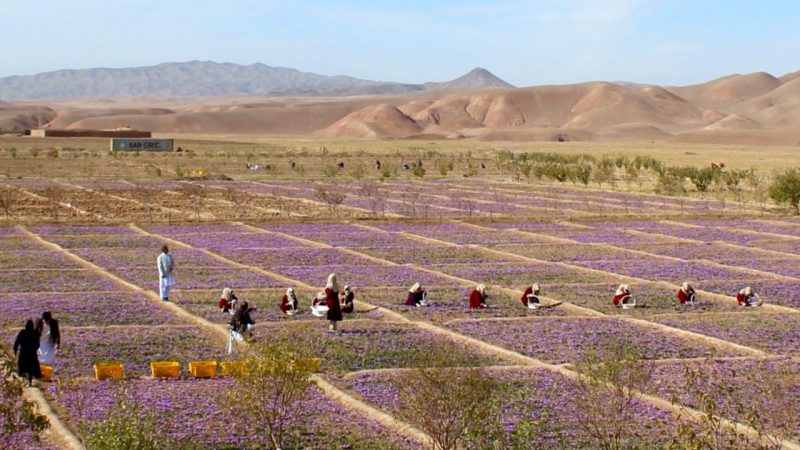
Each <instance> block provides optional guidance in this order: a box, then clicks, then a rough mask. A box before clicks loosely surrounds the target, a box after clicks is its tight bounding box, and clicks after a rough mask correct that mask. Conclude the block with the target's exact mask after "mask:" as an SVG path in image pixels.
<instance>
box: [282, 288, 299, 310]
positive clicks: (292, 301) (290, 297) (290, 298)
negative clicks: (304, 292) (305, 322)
mask: <svg viewBox="0 0 800 450" xmlns="http://www.w3.org/2000/svg"><path fill="white" fill-rule="evenodd" d="M297 306H298V301H297V295H295V293H294V288H289V289H287V290H286V293H285V294H283V297H282V298H281V305H280V308H281V312H282V313H284V314H286V315H287V316H293V315H294V314H295V313H296V312H297Z"/></svg>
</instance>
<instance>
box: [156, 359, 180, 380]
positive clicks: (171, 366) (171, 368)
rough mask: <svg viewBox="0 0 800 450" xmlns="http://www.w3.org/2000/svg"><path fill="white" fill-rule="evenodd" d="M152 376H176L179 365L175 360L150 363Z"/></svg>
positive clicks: (178, 372)
mask: <svg viewBox="0 0 800 450" xmlns="http://www.w3.org/2000/svg"><path fill="white" fill-rule="evenodd" d="M150 372H151V373H152V375H153V378H178V376H179V375H180V373H181V365H180V363H179V362H177V361H158V362H151V363H150Z"/></svg>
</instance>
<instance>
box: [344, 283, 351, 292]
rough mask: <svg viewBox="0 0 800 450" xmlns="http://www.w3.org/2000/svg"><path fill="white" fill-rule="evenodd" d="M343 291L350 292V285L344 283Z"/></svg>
mask: <svg viewBox="0 0 800 450" xmlns="http://www.w3.org/2000/svg"><path fill="white" fill-rule="evenodd" d="M344 291H345V292H350V285H349V284H345V285H344Z"/></svg>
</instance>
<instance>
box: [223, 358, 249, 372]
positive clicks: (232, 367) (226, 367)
mask: <svg viewBox="0 0 800 450" xmlns="http://www.w3.org/2000/svg"><path fill="white" fill-rule="evenodd" d="M219 366H220V368H221V369H222V374H223V375H233V374H234V373H236V372H243V371H244V370H245V369H246V366H245V364H244V363H243V362H238V361H223V362H221V363H219Z"/></svg>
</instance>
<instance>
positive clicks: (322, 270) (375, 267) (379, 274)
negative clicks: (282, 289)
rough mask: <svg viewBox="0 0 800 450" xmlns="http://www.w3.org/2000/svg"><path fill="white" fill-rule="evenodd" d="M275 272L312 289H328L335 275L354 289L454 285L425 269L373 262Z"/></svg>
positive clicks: (296, 268)
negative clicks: (420, 284)
mask: <svg viewBox="0 0 800 450" xmlns="http://www.w3.org/2000/svg"><path fill="white" fill-rule="evenodd" d="M270 270H271V271H273V272H275V273H279V274H281V275H284V276H286V277H289V278H291V279H294V280H298V281H302V282H304V283H307V284H310V285H312V286H320V287H321V288H323V287H325V281H326V279H327V277H328V274H331V273H335V274H336V276H337V277H338V281H339V284H340V286H339V288H340V289H342V288H344V286H345V285H346V284H349V285H350V286H353V287H367V286H373V287H377V286H406V285H411V284H413V283H414V282H415V281H418V282H420V283H422V284H425V285H452V284H453V282H452V281H450V280H448V279H446V278H444V277H440V276H437V275H434V274H431V273H428V272H425V271H422V270H417V269H414V268H412V267H408V266H389V265H385V266H384V265H379V264H375V263H372V262H371V263H370V265H362V266H355V265H347V264H345V265H333V266H327V265H312V266H275V267H271V268H270Z"/></svg>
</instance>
